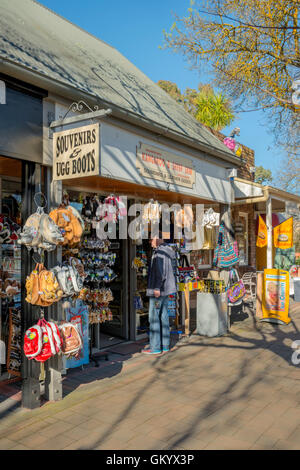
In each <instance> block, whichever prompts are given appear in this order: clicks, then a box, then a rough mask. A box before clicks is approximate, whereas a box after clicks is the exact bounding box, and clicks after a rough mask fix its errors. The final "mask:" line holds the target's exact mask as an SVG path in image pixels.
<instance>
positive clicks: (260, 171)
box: [255, 165, 273, 185]
mask: <svg viewBox="0 0 300 470" xmlns="http://www.w3.org/2000/svg"><path fill="white" fill-rule="evenodd" d="M272 180H273V178H272V172H271V170H266V169H265V168H264V167H263V166H261V165H260V166H256V167H255V182H256V183H259V184H266V185H267V184H269V183H271V182H272Z"/></svg>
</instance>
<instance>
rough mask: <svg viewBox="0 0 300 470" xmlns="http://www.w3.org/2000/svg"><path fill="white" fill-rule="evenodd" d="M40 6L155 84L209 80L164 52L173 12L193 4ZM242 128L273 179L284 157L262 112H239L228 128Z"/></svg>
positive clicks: (133, 1)
mask: <svg viewBox="0 0 300 470" xmlns="http://www.w3.org/2000/svg"><path fill="white" fill-rule="evenodd" d="M40 3H42V4H43V5H45V6H46V7H48V8H50V9H51V10H53V11H55V12H56V13H58V14H60V15H62V16H64V17H65V18H67V19H68V20H70V21H72V22H73V23H75V24H77V25H78V26H80V27H81V28H83V29H85V30H86V31H89V32H90V33H91V34H94V35H95V36H97V37H98V38H100V39H102V40H103V41H105V42H107V43H108V44H110V45H112V46H113V47H115V48H116V49H118V50H119V51H120V52H121V53H122V54H123V55H124V56H125V57H127V59H129V60H130V61H131V62H133V63H134V64H135V65H136V67H138V68H139V69H140V70H142V71H143V72H144V73H145V74H146V75H148V77H149V78H151V79H152V80H153V81H154V82H157V81H158V80H170V81H172V82H175V83H177V85H178V86H179V88H180V89H181V90H182V91H184V90H185V88H187V87H189V88H197V85H198V83H199V82H200V81H201V82H209V76H207V75H205V74H204V73H202V74H201V73H200V71H199V70H198V71H196V70H191V68H190V66H189V64H188V63H187V62H185V61H184V59H183V58H182V56H181V55H179V54H175V53H173V52H172V51H171V50H169V49H167V50H161V49H159V46H161V45H163V30H164V29H165V30H166V31H169V29H170V27H171V25H172V23H173V21H174V18H173V16H172V12H176V13H177V14H178V15H179V16H183V15H185V14H186V12H187V8H188V7H189V0H127V1H126V0H84V2H82V1H81V0H72V1H71V0H40ZM236 126H238V127H240V129H241V133H240V137H239V140H240V142H241V143H243V144H245V145H247V146H248V147H250V148H253V149H254V150H255V159H256V165H263V166H264V167H265V168H268V169H271V170H272V173H273V176H274V175H275V173H276V171H277V170H278V168H279V165H280V162H281V160H282V159H283V154H281V153H280V151H278V150H277V149H276V148H274V144H273V138H272V135H271V134H269V133H268V131H267V129H266V125H265V122H264V116H263V113H262V112H250V113H241V114H240V116H238V117H237V119H236V120H235V122H234V123H233V125H231V126H230V128H229V129H225V130H223V132H224V133H229V131H230V130H231V129H233V127H236Z"/></svg>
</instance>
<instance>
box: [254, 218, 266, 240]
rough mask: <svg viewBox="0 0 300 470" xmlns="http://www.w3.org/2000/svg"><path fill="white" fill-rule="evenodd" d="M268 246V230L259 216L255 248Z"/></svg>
mask: <svg viewBox="0 0 300 470" xmlns="http://www.w3.org/2000/svg"><path fill="white" fill-rule="evenodd" d="M267 244H268V230H267V226H266V223H265V221H264V220H263V218H262V217H261V216H259V217H258V233H257V238H256V246H259V247H260V248H262V247H264V246H267Z"/></svg>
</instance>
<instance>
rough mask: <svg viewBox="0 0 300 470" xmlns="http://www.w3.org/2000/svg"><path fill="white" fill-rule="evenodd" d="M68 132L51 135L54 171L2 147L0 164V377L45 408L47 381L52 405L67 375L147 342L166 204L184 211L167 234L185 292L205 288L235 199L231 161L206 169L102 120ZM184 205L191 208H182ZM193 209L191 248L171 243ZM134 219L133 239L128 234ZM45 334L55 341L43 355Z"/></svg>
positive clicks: (177, 319) (174, 322) (176, 301)
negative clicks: (156, 230)
mask: <svg viewBox="0 0 300 470" xmlns="http://www.w3.org/2000/svg"><path fill="white" fill-rule="evenodd" d="M41 120H42V119H41V116H40V122H39V124H40V125H41ZM94 131H95V132H94ZM64 132H66V131H60V132H54V133H53V136H52V139H49V145H51V146H52V148H53V168H51V167H49V166H48V167H45V166H42V165H41V164H40V163H34V162H27V161H22V160H21V159H15V158H13V156H14V154H13V152H10V151H5V149H4V150H3V151H2V154H3V156H1V159H0V170H1V171H0V174H1V175H2V176H1V191H2V219H1V227H0V228H1V233H0V236H1V237H2V249H1V262H2V271H1V276H2V278H1V285H2V294H1V296H2V299H1V304H2V305H1V358H2V359H1V362H2V364H1V376H0V379H3V380H7V379H8V380H12V379H13V380H14V379H15V378H17V379H18V378H22V379H23V405H24V406H25V407H28V408H34V407H36V406H39V403H40V396H41V393H42V390H41V383H42V384H43V387H44V389H45V390H44V394H45V397H46V398H47V399H50V400H58V399H61V397H62V384H61V373H62V372H63V371H66V370H67V369H69V368H72V367H78V366H80V365H83V364H87V363H89V362H90V360H91V356H93V354H94V353H95V352H97V351H101V349H108V348H109V347H111V346H113V345H116V344H117V343H119V342H121V341H126V340H136V339H138V338H142V337H145V336H146V335H147V331H148V326H149V323H148V298H147V296H146V285H147V272H148V266H149V262H150V258H151V248H150V244H149V233H150V232H149V227H151V223H154V224H157V225H158V226H159V227H160V228H162V229H164V225H163V224H162V221H163V218H164V212H163V206H164V205H165V204H166V205H168V206H174V205H177V212H176V210H175V211H173V212H172V211H171V219H170V224H169V226H168V227H167V232H168V236H166V235H165V237H166V238H167V239H168V240H169V242H170V243H172V246H173V247H174V250H176V252H177V263H176V266H174V270H175V271H176V275H177V276H178V284H180V283H181V284H183V283H184V284H186V283H187V282H193V281H194V282H198V280H199V279H201V276H202V277H203V273H205V270H207V269H208V268H209V267H210V266H211V264H212V259H213V249H214V248H215V246H216V237H217V230H218V225H219V223H220V217H219V215H218V214H220V212H222V210H224V208H226V207H227V206H228V204H230V202H231V185H230V182H229V180H228V177H227V169H226V166H228V163H226V162H223V163H222V164H219V165H218V164H217V163H216V161H211V160H210V159H209V158H208V157H207V158H206V159H205V160H203V161H202V160H201V161H200V160H199V158H196V157H195V156H193V155H189V154H186V153H184V152H183V151H182V148H181V147H180V146H178V148H180V150H177V148H175V146H173V147H171V146H170V147H168V146H167V145H166V144H165V143H164V144H161V143H160V144H158V143H157V142H155V141H151V139H150V138H149V136H148V135H137V134H134V133H133V132H128V131H124V130H121V129H119V128H117V127H116V126H115V125H110V124H107V123H104V122H101V124H100V125H99V123H97V124H95V123H93V124H92V125H88V126H84V127H83V128H78V127H76V128H75V129H74V128H72V129H69V130H68V131H67V132H69V134H68V135H69V136H70V135H71V136H72V135H73V137H72V138H71V137H70V138H69V140H68V139H65V135H64ZM76 135H77V137H76ZM72 142H74V147H75V148H72ZM75 143H76V145H75ZM40 145H41V142H40ZM68 145H69V147H68ZM30 148H32V147H30ZM70 151H71V152H70ZM44 152H45V148H44ZM41 153H43V152H41ZM134 204H136V205H137V206H135V209H134V210H133V211H132V209H131V208H132V206H133V205H134ZM184 204H186V205H191V208H190V209H187V211H186V210H183V206H184ZM197 205H198V206H199V205H200V207H201V209H200V210H199V211H198V212H197V207H196V206H197ZM178 207H179V209H178ZM136 208H137V209H136ZM191 210H192V211H193V222H194V231H195V232H196V231H197V225H198V232H199V234H200V235H199V236H198V237H197V239H196V240H193V241H190V242H188V241H187V240H185V239H184V238H182V239H181V240H177V239H174V231H175V227H176V226H177V227H181V228H182V226H183V225H184V219H185V218H187V219H189V220H191V212H190V211H191ZM203 214H206V215H207V223H206V226H205V224H203V220H202V219H203ZM137 216H138V217H140V219H141V221H142V223H139V222H138V223H136V222H135V221H136V218H137ZM103 222H105V223H104V224H103ZM131 223H133V227H134V229H133V232H134V233H135V235H136V234H137V233H138V234H139V235H138V236H134V237H132V236H131V235H130V224H131ZM101 224H103V227H104V229H103V231H101V230H102V229H101V227H102V225H101ZM142 226H143V228H141V227H142ZM144 226H145V227H144ZM200 227H201V228H200ZM104 233H106V236H104ZM188 243H189V246H187V245H188ZM191 253H193V260H191ZM191 261H192V262H193V266H189V265H190V264H191ZM181 268H182V269H181ZM174 294H175V293H174ZM180 302H181V301H180V297H179V295H178V296H177V295H174V296H173V297H172V298H170V302H169V315H170V319H171V321H170V324H171V327H173V328H174V329H177V330H178V329H179V327H180V325H181V324H184V323H185V315H186V311H185V313H182V312H183V309H182V306H181V303H180ZM37 325H38V327H39V328H38V327H37ZM58 325H59V326H60V330H59V331H58V330H57V326H58ZM70 325H71V326H70ZM74 325H77V326H76V327H75V328H74ZM68 328H69V329H68ZM25 332H26V334H25ZM78 332H79V333H81V334H78ZM59 333H60V334H59ZM45 335H46V336H47V337H48V338H52V340H51V341H49V342H47V344H48V346H49V348H48V350H47V351H46V350H45V349H44V347H43V348H42V351H40V350H39V344H40V341H39V340H40V339H41V338H44V336H45ZM22 338H24V342H23V340H22ZM59 338H65V340H66V338H71V339H72V344H71V343H70V344H68V348H69V349H66V350H65V351H64V354H63V355H60V354H56V353H57V352H59V351H60V349H61V347H62V344H61V339H59ZM23 343H24V344H23ZM63 344H65V343H64V339H63ZM66 344H67V343H66ZM32 359H35V360H32ZM92 359H93V357H92Z"/></svg>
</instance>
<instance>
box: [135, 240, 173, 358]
mask: <svg viewBox="0 0 300 470" xmlns="http://www.w3.org/2000/svg"><path fill="white" fill-rule="evenodd" d="M151 246H152V248H153V249H154V251H153V254H152V258H151V264H150V269H149V275H148V289H147V295H148V296H149V297H150V298H149V323H150V347H149V348H146V349H144V350H143V353H144V354H161V353H162V352H167V351H169V349H170V327H169V315H168V296H169V295H170V294H174V292H176V281H175V276H174V272H173V266H172V260H173V259H174V258H175V253H174V251H173V250H172V248H171V247H170V246H168V245H167V244H166V243H165V242H164V240H163V238H162V235H161V232H159V237H154V238H153V239H152V240H151Z"/></svg>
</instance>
